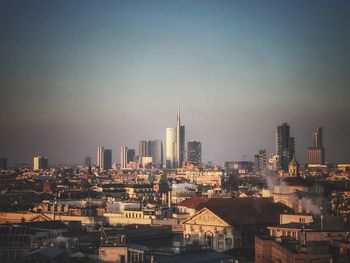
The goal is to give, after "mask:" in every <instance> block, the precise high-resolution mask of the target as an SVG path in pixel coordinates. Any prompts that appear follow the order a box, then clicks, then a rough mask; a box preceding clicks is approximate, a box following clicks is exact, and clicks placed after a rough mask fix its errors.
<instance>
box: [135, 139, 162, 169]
mask: <svg viewBox="0 0 350 263" xmlns="http://www.w3.org/2000/svg"><path fill="white" fill-rule="evenodd" d="M142 157H152V164H153V165H154V166H155V167H157V168H162V167H163V143H162V141H160V140H150V141H146V140H143V141H139V160H141V159H142Z"/></svg>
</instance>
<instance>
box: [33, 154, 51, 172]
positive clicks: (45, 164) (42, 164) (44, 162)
mask: <svg viewBox="0 0 350 263" xmlns="http://www.w3.org/2000/svg"><path fill="white" fill-rule="evenodd" d="M33 166H34V168H33V169H34V170H46V169H48V168H49V159H48V158H47V157H44V156H34V165H33Z"/></svg>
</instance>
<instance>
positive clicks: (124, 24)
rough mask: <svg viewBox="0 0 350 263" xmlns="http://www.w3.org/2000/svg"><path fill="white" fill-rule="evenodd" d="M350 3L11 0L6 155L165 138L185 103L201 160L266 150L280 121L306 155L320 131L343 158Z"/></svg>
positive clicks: (74, 154) (16, 159) (19, 157)
mask: <svg viewBox="0 0 350 263" xmlns="http://www.w3.org/2000/svg"><path fill="white" fill-rule="evenodd" d="M349 10H350V4H349V2H347V1H337V2H336V3H333V2H331V3H330V2H328V1H317V2H316V1H308V2H307V3H305V2H293V3H283V2H280V1H269V2H268V3H266V2H265V3H262V2H259V1H253V2H249V3H246V2H245V1H234V2H230V1H200V2H198V1H176V2H175V1H174V2H171V1H169V2H159V1H147V2H146V1H144V2H143V1H141V2H138V1H135V2H134V1H132V2H131V1H117V2H104V3H95V2H89V1H87V2H85V1H84V2H82V1H74V2H71V1H60V2H50V3H45V2H42V1H31V2H30V3H29V2H28V3H27V2H18V1H8V2H7V1H5V2H4V3H3V4H2V8H1V10H0V15H1V17H2V21H3V23H1V24H0V30H1V32H2V43H1V45H0V54H1V57H2V61H4V63H3V65H2V66H1V68H2V69H3V70H1V71H0V87H1V97H2V99H3V100H2V101H3V102H2V103H1V104H0V123H1V124H2V128H1V130H0V157H6V158H7V159H8V163H9V164H14V163H21V162H27V163H32V158H33V156H35V155H37V154H40V155H43V156H48V157H49V159H50V163H81V162H82V160H83V158H84V156H95V152H96V149H97V147H98V146H100V145H104V146H105V147H107V148H108V149H112V151H113V152H115V153H118V152H119V148H120V146H122V145H128V147H130V148H133V149H137V142H138V141H140V140H143V139H145V138H157V139H159V140H161V141H162V142H164V143H165V128H166V127H173V125H174V112H175V111H176V101H177V100H178V99H179V100H180V102H181V111H182V117H181V119H182V122H183V123H185V124H186V142H188V141H192V140H194V139H196V140H198V141H200V142H201V143H202V145H203V149H202V156H203V162H207V161H213V162H214V163H216V164H221V163H222V162H224V161H230V160H241V159H243V158H242V156H244V155H247V156H248V157H247V159H249V160H251V161H253V160H254V155H255V154H256V153H257V152H258V150H259V149H266V151H267V153H273V152H274V139H275V138H274V130H275V128H276V127H277V126H278V125H280V124H281V123H284V122H287V123H288V124H289V125H290V128H291V134H293V137H295V139H296V159H297V160H298V161H299V162H300V163H303V162H305V161H306V160H307V149H308V147H310V146H312V138H310V134H312V132H313V131H314V130H315V129H316V128H317V127H323V129H324V138H323V143H324V148H325V149H327V154H326V161H327V162H349V161H350V160H349V157H348V152H349V150H350V134H349V133H348V132H347V130H348V128H350V127H349V123H350V116H349V114H348V112H350V105H349V103H348V98H349V96H350V89H349V88H348V86H349V83H350V79H349V76H350V74H349V68H350V52H349V47H350V32H349V30H348V28H349V25H350V18H349V16H348V12H349ZM116 156H118V154H115V155H114V157H113V158H114V159H113V161H115V160H116V159H118V158H117V157H116Z"/></svg>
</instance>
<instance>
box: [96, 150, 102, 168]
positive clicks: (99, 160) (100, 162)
mask: <svg viewBox="0 0 350 263" xmlns="http://www.w3.org/2000/svg"><path fill="white" fill-rule="evenodd" d="M103 151H104V147H103V146H100V147H98V148H97V157H96V163H97V166H98V167H99V168H100V171H103V167H104V164H103V160H104V158H103Z"/></svg>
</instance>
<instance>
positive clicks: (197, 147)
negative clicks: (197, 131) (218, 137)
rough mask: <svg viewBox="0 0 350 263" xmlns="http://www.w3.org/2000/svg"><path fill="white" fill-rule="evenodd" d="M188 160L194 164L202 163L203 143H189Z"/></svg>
mask: <svg viewBox="0 0 350 263" xmlns="http://www.w3.org/2000/svg"><path fill="white" fill-rule="evenodd" d="M187 161H188V162H190V163H193V164H201V163H202V144H201V143H200V142H197V141H192V142H188V143H187Z"/></svg>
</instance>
